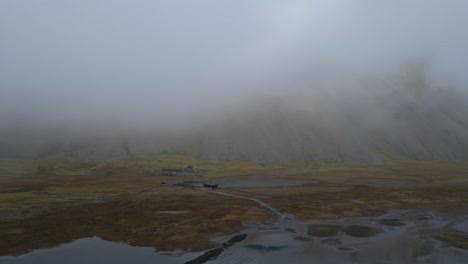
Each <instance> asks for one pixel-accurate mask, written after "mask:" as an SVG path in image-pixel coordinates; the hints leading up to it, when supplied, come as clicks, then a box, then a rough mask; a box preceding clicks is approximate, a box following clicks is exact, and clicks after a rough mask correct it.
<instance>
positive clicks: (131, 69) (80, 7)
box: [0, 0, 468, 162]
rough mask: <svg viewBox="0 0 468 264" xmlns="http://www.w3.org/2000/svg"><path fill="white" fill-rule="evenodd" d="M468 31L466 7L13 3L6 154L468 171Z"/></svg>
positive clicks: (2, 7) (1, 63)
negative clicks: (404, 163) (441, 164)
mask: <svg viewBox="0 0 468 264" xmlns="http://www.w3.org/2000/svg"><path fill="white" fill-rule="evenodd" d="M467 25H468V2H466V1H464V0H459V1H457V0H447V1H440V0H393V1H383V0H382V1H380V0H378V1H376V0H361V1H357V0H356V1H352V0H315V1H314V0H309V1H306V0H290V1H279V0H278V1H277V0H268V1H267V0H258V1H246V0H239V1H223V0H200V1H179V0H170V1H169V0H167V1H162V0H159V1H150V0H141V1H120V0H101V1H96V0H93V1H91V0H89V1H87V0H81V1H60V0H42V1H25V0H4V1H1V2H0V129H1V130H0V131H1V132H0V133H1V135H0V156H1V157H38V156H41V155H46V154H47V153H51V152H54V151H62V150H73V151H75V152H76V155H77V158H79V159H85V160H101V159H109V158H113V157H120V156H125V155H128V154H137V153H167V152H169V153H172V152H174V153H176V152H177V153H180V152H182V153H188V154H193V155H196V156H198V157H200V158H205V159H210V160H220V159H235V158H239V157H240V156H242V157H244V156H247V157H249V158H251V159H253V160H255V161H258V162H278V161H285V160H291V159H295V160H296V159H299V160H333V161H356V162H380V161H382V160H385V159H390V158H394V157H400V158H401V157H404V158H411V159H447V160H465V159H466V158H467V157H468V133H467V132H468V119H467V116H468V115H467V114H468V107H467V105H468V104H467V103H468V96H467V92H466V91H467V90H468V89H467V84H468V76H467V75H466V69H468V34H467V33H468V26H467ZM125 146H127V147H125Z"/></svg>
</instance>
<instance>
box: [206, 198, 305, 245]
mask: <svg viewBox="0 0 468 264" xmlns="http://www.w3.org/2000/svg"><path fill="white" fill-rule="evenodd" d="M207 192H209V193H214V194H218V195H224V196H230V197H235V198H239V199H245V200H250V201H254V202H256V203H258V204H259V205H261V206H263V207H265V208H267V209H268V210H270V211H271V212H273V213H275V214H276V215H278V216H279V220H278V221H277V224H278V227H279V228H280V229H282V230H283V231H284V232H292V233H295V234H296V235H298V236H300V237H308V234H307V231H308V226H307V224H305V223H303V222H300V221H298V220H296V219H295V218H294V216H291V215H286V214H284V213H282V212H281V211H280V210H278V209H276V208H275V207H273V206H271V205H270V204H267V203H265V202H263V201H261V200H259V199H255V198H251V197H247V196H240V195H235V194H231V193H225V192H220V191H207Z"/></svg>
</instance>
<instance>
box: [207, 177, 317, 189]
mask: <svg viewBox="0 0 468 264" xmlns="http://www.w3.org/2000/svg"><path fill="white" fill-rule="evenodd" d="M210 183H212V184H219V187H221V188H222V187H276V186H295V185H303V184H311V183H317V181H312V180H304V179H287V178H279V177H275V176H271V175H249V176H227V177H219V178H214V179H212V180H211V181H210Z"/></svg>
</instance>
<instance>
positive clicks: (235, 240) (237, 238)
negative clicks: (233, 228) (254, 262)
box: [226, 234, 247, 246]
mask: <svg viewBox="0 0 468 264" xmlns="http://www.w3.org/2000/svg"><path fill="white" fill-rule="evenodd" d="M246 238H247V234H240V235H237V236H234V237H232V238H231V239H229V241H228V242H227V243H226V244H228V245H230V246H232V245H234V244H236V243H239V242H241V241H242V240H244V239H246Z"/></svg>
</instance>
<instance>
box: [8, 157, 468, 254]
mask: <svg viewBox="0 0 468 264" xmlns="http://www.w3.org/2000/svg"><path fill="white" fill-rule="evenodd" d="M189 164H190V165H193V166H194V167H195V169H196V170H201V171H204V172H205V179H212V178H216V177H221V176H242V175H246V176H247V175H257V174H268V175H273V176H278V177H283V178H298V179H309V180H315V181H317V183H312V184H307V185H299V186H287V187H286V186H278V187H270V188H262V187H255V188H247V187H244V188H240V187H238V188H223V186H220V187H221V188H222V191H223V192H227V193H231V194H236V195H242V196H248V197H251V198H257V199H260V200H262V201H264V202H267V203H268V204H270V205H272V206H274V207H275V208H278V209H279V210H280V211H282V212H285V213H288V214H292V215H294V216H296V217H297V218H299V219H301V220H310V219H329V218H340V217H349V216H377V215H382V214H384V213H385V212H386V211H387V210H390V209H405V208H431V209H434V210H438V211H441V212H444V213H447V214H457V215H460V214H466V213H467V212H468V163H466V162H465V163H453V162H444V161H399V162H392V163H385V164H381V165H362V164H342V163H305V162H290V163H286V164H255V163H254V162H251V161H249V160H245V159H244V160H238V161H221V162H207V161H202V160H197V159H195V158H193V157H190V156H184V155H145V156H130V157H128V158H125V159H120V160H113V161H110V162H100V163H94V164H91V163H77V162H74V161H73V158H72V157H70V156H68V155H66V154H65V153H60V154H56V155H52V156H49V157H46V158H43V159H39V160H21V161H20V160H1V161H0V208H1V209H0V255H19V254H23V253H26V252H28V251H30V250H33V249H37V248H44V247H52V246H55V245H58V244H61V243H67V242H70V241H71V240H73V239H78V238H82V237H91V236H99V237H101V238H103V239H105V240H110V241H118V242H127V243H130V244H132V245H139V246H152V247H154V248H155V249H157V250H161V251H165V250H167V251H169V250H174V249H177V248H180V249H183V250H189V251H200V250H203V249H207V248H210V247H212V246H213V242H212V241H211V238H213V237H216V236H220V235H225V234H234V233H237V232H240V231H241V230H243V229H246V228H248V227H253V226H256V225H259V224H261V223H262V222H265V221H274V220H275V219H276V218H277V216H276V215H275V214H274V213H272V212H271V211H269V210H268V209H266V208H264V207H262V206H260V205H259V204H258V203H256V202H254V201H249V200H244V199H238V198H235V197H228V196H220V195H217V194H214V193H211V192H209V191H206V190H204V189H202V188H186V187H177V186H172V184H174V183H178V182H183V181H193V180H197V178H196V177H195V176H173V177H168V176H157V175H156V176H148V175H146V174H145V171H146V170H156V171H160V170H161V169H163V168H179V167H186V166H187V165H189ZM109 172H111V173H109ZM163 178H164V179H165V181H166V182H167V184H166V185H163V184H161V181H162V179H163ZM356 178H359V179H362V178H369V179H392V180H395V179H401V180H405V181H407V182H406V183H405V184H402V183H400V182H398V181H393V182H392V181H389V182H385V180H384V181H382V182H369V183H366V182H354V181H353V179H356ZM172 211H178V212H180V213H178V214H176V213H171V212H172ZM456 236H457V237H456V238H453V239H452V240H453V241H456V243H457V244H462V245H464V246H468V242H467V241H468V239H467V238H466V237H465V236H463V235H460V234H457V235H456ZM460 236H461V237H460ZM434 237H436V238H437V237H439V238H440V240H445V241H451V239H450V238H452V237H451V235H450V234H435V235H434ZM465 242H466V244H463V243H465Z"/></svg>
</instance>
